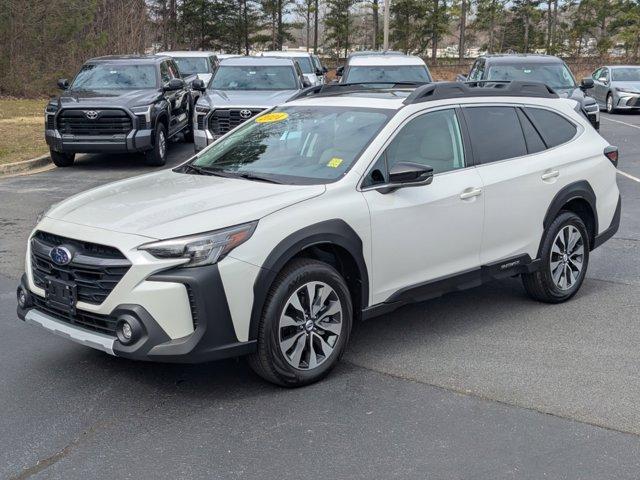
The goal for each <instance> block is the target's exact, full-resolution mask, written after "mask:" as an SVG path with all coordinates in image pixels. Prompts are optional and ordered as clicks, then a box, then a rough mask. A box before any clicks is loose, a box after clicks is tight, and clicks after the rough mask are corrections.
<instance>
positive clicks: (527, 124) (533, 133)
mask: <svg viewBox="0 0 640 480" xmlns="http://www.w3.org/2000/svg"><path fill="white" fill-rule="evenodd" d="M518 118H519V119H520V126H521V127H522V131H523V132H524V139H525V141H526V143H527V152H529V153H537V152H541V151H543V150H546V148H547V147H546V146H545V144H544V142H543V141H542V138H541V137H540V134H539V133H538V131H537V130H536V128H535V127H534V126H533V124H532V123H531V120H529V118H527V116H526V115H525V114H524V113H523V112H522V111H521V110H520V109H518Z"/></svg>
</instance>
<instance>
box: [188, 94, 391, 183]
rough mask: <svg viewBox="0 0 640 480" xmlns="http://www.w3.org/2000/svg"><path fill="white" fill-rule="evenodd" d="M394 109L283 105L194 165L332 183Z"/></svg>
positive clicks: (277, 179) (232, 172)
mask: <svg viewBox="0 0 640 480" xmlns="http://www.w3.org/2000/svg"><path fill="white" fill-rule="evenodd" d="M394 113H395V111H393V110H379V109H370V108H351V107H318V106H312V107H302V106H298V107H295V106H290V107H279V108H277V109H275V110H273V111H271V112H270V113H267V114H264V115H261V116H259V117H256V118H255V119H253V120H249V121H247V122H246V123H245V124H244V125H243V126H241V127H240V128H239V129H238V130H236V131H235V132H233V133H231V134H230V135H229V136H228V137H226V138H225V139H223V140H222V141H219V142H218V143H216V144H214V145H213V146H212V147H211V148H210V149H208V150H205V151H204V152H203V153H201V154H200V155H199V156H198V157H196V159H195V160H194V161H193V162H192V163H191V165H192V166H195V167H196V169H198V167H199V170H201V172H204V171H206V172H209V173H211V172H214V174H215V173H216V172H217V173H218V174H222V176H225V174H226V175H230V176H243V175H245V176H252V177H254V178H257V177H261V178H262V179H266V180H267V181H275V182H277V183H289V184H298V185H303V184H321V183H329V182H332V181H335V180H337V179H339V178H340V177H342V176H343V175H344V174H345V173H346V172H347V171H348V170H349V168H350V167H351V165H353V163H354V162H355V161H356V160H357V159H358V157H359V156H360V154H361V153H362V151H363V150H364V149H365V147H366V146H367V145H368V144H369V143H370V142H371V140H372V139H373V138H374V137H375V136H376V134H377V133H378V132H379V131H380V129H381V128H382V127H383V126H384V125H385V124H386V122H387V121H388V120H389V118H390V117H391V116H392V115H393V114H394ZM192 169H193V167H192Z"/></svg>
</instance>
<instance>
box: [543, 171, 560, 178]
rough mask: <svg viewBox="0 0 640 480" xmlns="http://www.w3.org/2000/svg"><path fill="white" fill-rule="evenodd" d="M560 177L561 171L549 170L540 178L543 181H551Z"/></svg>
mask: <svg viewBox="0 0 640 480" xmlns="http://www.w3.org/2000/svg"><path fill="white" fill-rule="evenodd" d="M559 176H560V171H559V170H547V171H546V172H544V173H543V174H542V175H541V176H540V178H542V180H551V179H552V178H558V177H559Z"/></svg>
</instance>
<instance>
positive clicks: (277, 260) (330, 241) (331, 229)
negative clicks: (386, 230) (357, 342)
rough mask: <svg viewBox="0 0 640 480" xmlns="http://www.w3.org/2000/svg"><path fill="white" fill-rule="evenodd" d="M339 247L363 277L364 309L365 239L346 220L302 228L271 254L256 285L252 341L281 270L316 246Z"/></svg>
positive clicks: (366, 278)
mask: <svg viewBox="0 0 640 480" xmlns="http://www.w3.org/2000/svg"><path fill="white" fill-rule="evenodd" d="M323 245H328V246H337V247H340V248H342V249H344V250H346V251H347V252H348V253H349V255H350V256H351V257H352V259H353V260H354V262H355V264H356V268H357V271H358V276H359V278H360V286H359V294H360V300H361V305H359V306H360V308H365V307H366V306H367V304H368V300H369V274H368V272H367V266H366V263H365V260H364V254H363V247H362V239H361V238H360V237H359V236H358V234H357V233H356V232H355V231H354V230H353V229H352V228H351V227H350V226H349V225H348V224H347V223H346V222H345V221H344V220H340V219H333V220H326V221H323V222H319V223H316V224H314V225H309V226H307V227H305V228H302V229H300V230H298V231H296V232H294V233H292V234H291V235H289V236H288V237H286V238H285V239H284V240H282V241H281V242H280V243H279V244H278V245H277V246H276V247H275V248H274V249H273V250H272V252H271V253H270V254H269V256H268V257H267V259H266V260H265V262H264V264H263V265H262V267H263V268H262V269H261V271H260V273H259V274H258V277H257V278H256V281H255V283H254V285H253V307H252V309H251V321H250V326H249V339H250V340H253V339H256V338H257V335H258V324H259V322H260V317H261V316H262V311H263V309H264V305H265V301H266V298H267V293H268V291H269V288H270V287H271V285H272V284H273V281H274V280H275V279H276V277H277V276H278V274H279V273H280V271H281V270H282V268H283V267H284V266H285V265H286V264H287V263H288V262H289V261H290V260H291V259H293V258H294V257H296V255H298V254H300V253H301V252H302V251H304V250H306V249H309V248H311V247H315V246H318V247H319V246H323Z"/></svg>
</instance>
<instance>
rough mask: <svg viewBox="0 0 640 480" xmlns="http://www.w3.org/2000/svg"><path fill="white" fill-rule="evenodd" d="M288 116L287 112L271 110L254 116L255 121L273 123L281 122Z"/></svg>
mask: <svg viewBox="0 0 640 480" xmlns="http://www.w3.org/2000/svg"><path fill="white" fill-rule="evenodd" d="M287 118H289V114H288V113H285V112H273V113H267V114H266V115H262V116H261V117H258V118H256V123H274V122H281V121H283V120H286V119H287Z"/></svg>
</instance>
